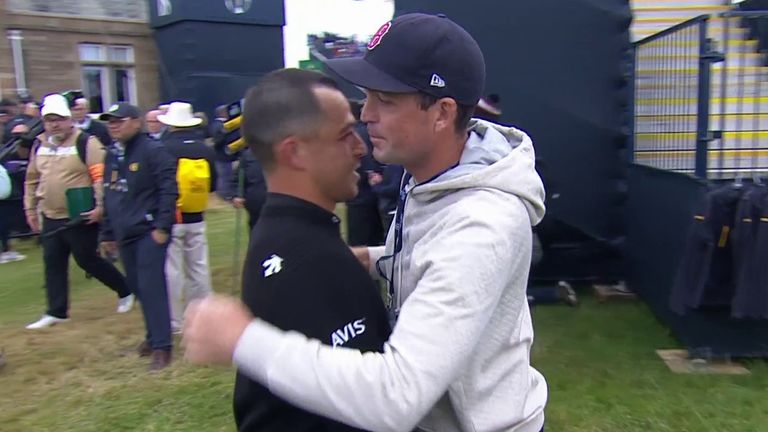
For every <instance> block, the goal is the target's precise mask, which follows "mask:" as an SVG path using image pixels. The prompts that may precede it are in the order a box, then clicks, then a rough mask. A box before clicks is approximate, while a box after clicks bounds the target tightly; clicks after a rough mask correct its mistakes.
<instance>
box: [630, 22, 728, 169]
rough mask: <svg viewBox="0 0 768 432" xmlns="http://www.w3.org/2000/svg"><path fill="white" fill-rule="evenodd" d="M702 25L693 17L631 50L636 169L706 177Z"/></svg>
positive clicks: (706, 54) (707, 49)
mask: <svg viewBox="0 0 768 432" xmlns="http://www.w3.org/2000/svg"><path fill="white" fill-rule="evenodd" d="M708 21H709V16H707V15H703V16H699V17H696V18H693V19H691V20H688V21H685V22H683V23H680V24H678V25H676V26H674V27H671V28H669V29H667V30H664V31H662V32H660V33H657V34H655V35H652V36H649V37H647V38H645V39H642V40H640V41H638V42H636V43H635V45H634V58H635V69H634V72H635V127H634V129H635V142H634V159H635V162H636V163H638V164H642V165H648V166H652V167H655V168H660V169H664V170H670V171H677V172H685V173H695V174H696V175H697V176H702V177H703V176H705V175H706V165H707V160H706V157H705V155H706V148H707V143H708V142H709V140H710V139H711V137H710V135H709V108H710V107H709V98H710V94H709V90H708V89H709V88H710V67H709V66H710V63H711V62H712V61H715V60H716V58H715V57H713V56H712V47H711V41H710V40H709V39H708V38H707V24H708ZM702 155H704V156H702Z"/></svg>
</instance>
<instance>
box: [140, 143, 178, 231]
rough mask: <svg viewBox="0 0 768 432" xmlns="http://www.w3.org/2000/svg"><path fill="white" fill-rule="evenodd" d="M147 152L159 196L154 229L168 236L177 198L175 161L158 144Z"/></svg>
mask: <svg viewBox="0 0 768 432" xmlns="http://www.w3.org/2000/svg"><path fill="white" fill-rule="evenodd" d="M147 150H148V151H149V153H148V155H147V157H148V158H149V160H150V161H151V163H150V166H151V167H152V177H153V178H154V179H155V181H156V182H157V187H158V193H159V195H160V198H159V200H158V209H157V218H156V219H155V221H154V228H155V229H156V230H162V231H165V233H166V234H170V232H171V227H172V226H173V222H174V221H175V220H176V200H177V199H178V197H179V189H178V185H177V184H176V159H175V158H174V157H173V156H171V154H170V153H169V152H168V150H167V149H166V148H165V146H164V145H162V144H160V143H153V144H151V145H150V147H149V149H147Z"/></svg>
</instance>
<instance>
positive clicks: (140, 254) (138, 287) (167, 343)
mask: <svg viewBox="0 0 768 432" xmlns="http://www.w3.org/2000/svg"><path fill="white" fill-rule="evenodd" d="M167 250H168V243H166V244H163V245H160V244H157V243H155V241H154V240H152V236H151V235H150V233H146V234H144V235H143V236H142V237H141V238H139V239H137V240H134V241H132V242H130V243H127V244H122V245H120V257H121V258H122V260H123V264H124V265H125V273H126V277H127V279H128V285H129V286H130V287H131V291H133V292H134V293H135V294H136V297H138V298H139V302H140V303H141V310H142V312H143V313H144V325H145V326H146V329H147V335H146V341H147V343H148V344H149V346H150V347H152V349H153V350H166V351H170V350H171V346H172V341H171V312H170V309H169V306H168V288H167V284H166V280H165V258H166V251H167Z"/></svg>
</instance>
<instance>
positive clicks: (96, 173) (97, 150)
mask: <svg viewBox="0 0 768 432" xmlns="http://www.w3.org/2000/svg"><path fill="white" fill-rule="evenodd" d="M81 133H82V132H81ZM86 146H87V150H86V152H85V153H86V160H85V163H86V165H87V166H88V176H89V177H90V178H91V183H92V184H93V196H94V198H95V200H96V208H95V209H94V210H96V211H98V214H99V216H100V215H101V213H102V212H103V209H104V158H105V157H106V154H107V151H106V149H105V148H104V146H103V145H102V143H101V141H99V139H98V138H97V137H96V136H95V135H91V136H90V137H88V142H87V143H86ZM98 219H100V217H99V218H97V220H96V222H98Z"/></svg>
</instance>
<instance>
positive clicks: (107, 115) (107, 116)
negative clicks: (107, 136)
mask: <svg viewBox="0 0 768 432" xmlns="http://www.w3.org/2000/svg"><path fill="white" fill-rule="evenodd" d="M113 118H117V119H122V118H125V116H121V115H116V114H112V113H104V114H102V115H100V116H99V120H101V121H109V119H113Z"/></svg>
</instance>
